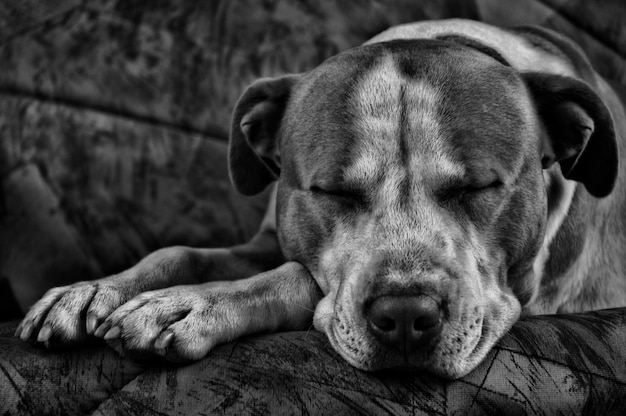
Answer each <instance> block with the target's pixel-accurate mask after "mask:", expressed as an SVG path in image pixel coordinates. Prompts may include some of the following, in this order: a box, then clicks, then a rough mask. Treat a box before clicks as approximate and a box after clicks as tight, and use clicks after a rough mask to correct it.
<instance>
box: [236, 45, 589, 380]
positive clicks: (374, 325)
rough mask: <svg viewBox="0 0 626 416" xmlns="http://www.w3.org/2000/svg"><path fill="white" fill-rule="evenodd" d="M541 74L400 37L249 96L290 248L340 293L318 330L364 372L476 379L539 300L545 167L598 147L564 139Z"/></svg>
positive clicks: (253, 138)
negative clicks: (536, 81) (546, 118)
mask: <svg viewBox="0 0 626 416" xmlns="http://www.w3.org/2000/svg"><path fill="white" fill-rule="evenodd" d="M529 83H532V81H529V80H526V79H524V77H523V76H521V75H520V74H519V73H517V72H516V71H515V70H514V69H512V68H510V67H508V66H506V65H503V64H502V63H501V62H498V60H496V59H494V58H493V57H490V56H488V55H485V54H483V53H480V52H478V51H475V50H473V49H470V48H464V47H460V46H457V45H454V44H450V43H447V42H445V43H442V42H435V41H421V42H420V43H419V48H417V49H416V48H415V45H414V44H412V43H411V42H410V41H398V42H391V43H387V44H384V45H371V46H367V47H362V48H358V49H355V50H352V51H349V52H347V53H344V54H342V55H339V56H338V57H335V58H333V59H331V60H329V61H327V62H326V63H325V64H323V65H322V66H320V67H318V68H317V69H316V70H314V71H311V72H310V73H307V74H304V75H302V76H298V77H291V78H285V79H283V80H281V81H280V84H275V85H273V87H272V92H270V94H276V97H282V98H279V99H274V98H271V99H268V98H263V99H261V100H260V104H259V100H258V99H256V101H255V100H252V101H253V102H254V104H246V105H244V104H245V103H246V101H245V97H244V98H243V99H242V101H243V103H242V102H240V104H239V107H238V108H240V109H241V115H240V116H239V117H238V116H237V113H236V115H235V120H236V123H238V124H237V125H235V124H234V128H236V127H240V128H241V131H242V136H243V137H244V138H245V143H246V144H247V145H249V147H250V148H251V149H252V150H253V151H254V154H255V155H256V156H257V157H258V159H257V160H258V161H261V162H263V167H264V169H265V171H266V174H271V173H274V174H276V175H278V181H279V182H278V184H279V185H278V186H279V188H278V203H277V221H278V224H277V227H278V233H279V239H280V242H281V247H282V249H283V252H284V254H285V256H286V257H287V258H288V259H290V260H295V261H298V262H300V263H302V264H303V265H305V267H306V268H307V269H308V270H309V271H310V272H311V274H312V275H313V276H314V277H315V279H316V280H317V282H318V284H319V285H320V287H321V289H322V291H323V292H324V295H325V297H324V298H323V300H322V301H321V302H320V303H319V304H318V306H317V309H316V310H315V315H314V323H315V327H316V328H317V329H318V330H320V331H323V332H324V333H325V334H326V335H327V336H328V338H329V340H330V342H331V344H332V346H333V347H334V348H335V349H336V350H337V351H338V352H339V353H340V354H341V355H342V356H343V357H344V358H345V359H346V360H347V361H348V362H350V363H351V364H353V365H354V366H356V367H358V368H361V369H365V370H376V369H384V368H392V367H412V368H418V369H424V370H427V371H430V372H434V373H437V374H440V375H443V376H446V377H459V376H462V375H464V374H466V373H467V372H468V371H470V370H471V369H472V368H474V367H475V366H476V365H477V364H478V363H479V362H480V361H481V360H482V359H483V358H484V356H485V354H486V353H487V352H488V351H489V349H490V348H491V347H492V346H493V345H494V343H495V342H496V341H497V340H498V339H499V338H500V337H501V336H502V335H503V334H504V333H505V332H506V331H507V330H508V329H509V328H510V327H511V325H512V324H513V323H514V322H515V320H516V319H517V318H518V316H519V315H520V311H521V308H522V307H523V306H524V305H526V304H528V303H529V302H530V301H532V299H533V296H535V294H536V291H537V288H538V286H539V278H540V276H539V273H538V272H537V271H538V270H540V269H541V267H540V266H541V265H539V266H538V265H537V261H538V260H537V258H538V257H537V254H538V252H539V251H540V249H541V248H542V245H543V244H544V236H545V229H546V224H547V223H548V221H549V219H550V215H549V212H548V211H549V210H548V205H549V201H548V192H547V191H546V184H545V182H544V174H546V173H545V172H546V171H544V169H545V168H549V167H551V166H552V164H553V163H554V161H556V160H565V159H568V160H570V159H571V158H572V155H575V157H576V158H578V159H580V158H579V157H578V156H579V155H580V153H581V149H582V148H583V147H584V146H585V144H587V142H585V140H584V139H585V137H584V135H585V130H584V129H582V130H580V131H577V132H574V133H573V136H576V137H574V139H572V140H571V142H572V143H574V144H572V143H569V142H567V143H565V142H563V143H560V144H559V145H558V146H557V145H555V144H554V141H553V140H552V139H551V137H550V131H549V130H551V129H553V127H551V126H549V125H547V124H546V123H545V122H542V120H540V117H539V116H538V110H537V108H538V104H537V100H538V96H539V95H541V92H537V91H534V90H533V89H532V88H531V87H529ZM264 88H265V86H264ZM279 90H285V91H287V93H282V94H281V93H280V92H279ZM266 92H267V91H266ZM255 94H256V95H257V96H260V95H262V94H260V93H259V92H258V90H257V92H256V93H255ZM266 95H267V94H266ZM277 114H278V116H277ZM566 116H568V114H565V115H563V114H561V113H559V117H566ZM575 116H576V115H575ZM268 120H269V121H268ZM589 120H592V119H591V118H590V117H588V116H587V113H586V112H585V114H584V115H582V116H580V117H579V119H577V121H580V122H581V123H582V124H583V125H584V127H585V128H587V127H589V126H588V124H589V123H590V121H589ZM569 121H571V120H569ZM569 121H568V122H569ZM585 123H586V124H585ZM591 129H592V131H593V121H591ZM268 136H271V137H273V138H274V139H273V140H268V139H267V137H268ZM568 140H569V139H568ZM581 140H582V142H583V144H582V145H581V144H580V143H579V142H580V141H581ZM587 141H588V136H587ZM555 148H556V149H557V150H556V151H555V150H554V149H555ZM234 149H235V150H234V151H233V150H232V149H231V158H232V157H239V158H241V156H240V155H239V154H238V152H237V149H236V145H235V146H234ZM572 149H573V150H572ZM578 159H577V160H576V161H575V162H572V161H571V160H570V162H572V164H573V165H576V164H577V163H578ZM231 163H233V160H232V159H231ZM234 163H235V164H241V163H242V162H241V161H235V162H234ZM578 166H582V164H580V165H578ZM555 167H556V165H555ZM574 167H576V166H574ZM572 169H574V168H572ZM236 174H237V173H235V176H236ZM258 174H259V173H258V172H257V175H258ZM234 179H235V183H236V184H237V182H238V180H237V178H236V177H235V178H234ZM240 183H241V181H240ZM588 187H591V185H588ZM550 204H551V205H554V201H550Z"/></svg>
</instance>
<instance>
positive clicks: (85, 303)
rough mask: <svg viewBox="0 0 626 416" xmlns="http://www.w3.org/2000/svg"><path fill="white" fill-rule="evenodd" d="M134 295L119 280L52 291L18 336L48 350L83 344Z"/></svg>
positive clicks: (34, 308)
mask: <svg viewBox="0 0 626 416" xmlns="http://www.w3.org/2000/svg"><path fill="white" fill-rule="evenodd" d="M133 294H134V293H133V290H132V287H131V286H130V285H127V284H123V283H121V282H120V281H119V280H117V279H115V278H105V279H100V280H95V281H91V282H79V283H75V284H72V285H69V286H63V287H57V288H54V289H50V290H49V291H48V292H46V294H45V295H44V296H43V297H42V298H41V299H40V300H39V301H38V302H37V303H35V304H34V305H33V306H32V307H31V308H30V310H29V311H28V313H27V314H26V316H25V317H24V319H23V320H22V322H20V324H19V325H18V327H17V329H16V331H15V336H18V337H20V338H21V339H22V340H24V341H33V342H39V343H43V344H45V345H46V346H59V345H70V344H74V343H77V342H80V341H83V340H84V339H86V338H87V336H88V335H90V334H92V333H93V332H94V331H95V329H96V328H97V327H98V325H99V324H100V323H101V322H102V321H103V320H104V319H105V318H106V317H107V316H109V315H110V314H111V312H113V311H114V310H115V309H117V308H118V307H119V306H120V305H122V304H123V303H124V302H126V301H127V300H128V299H129V298H130V297H131V296H132V295H133Z"/></svg>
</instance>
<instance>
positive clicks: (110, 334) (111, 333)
mask: <svg viewBox="0 0 626 416" xmlns="http://www.w3.org/2000/svg"><path fill="white" fill-rule="evenodd" d="M121 333H122V329H121V328H120V327H119V326H114V327H113V328H111V329H109V330H108V331H107V333H106V334H104V339H106V340H111V339H116V338H119V337H120V334H121Z"/></svg>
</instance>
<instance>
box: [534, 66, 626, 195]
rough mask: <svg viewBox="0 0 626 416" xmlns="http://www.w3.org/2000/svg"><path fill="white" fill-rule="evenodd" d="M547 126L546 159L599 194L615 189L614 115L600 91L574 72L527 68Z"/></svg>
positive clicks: (544, 149) (544, 147) (543, 144)
mask: <svg viewBox="0 0 626 416" xmlns="http://www.w3.org/2000/svg"><path fill="white" fill-rule="evenodd" d="M522 76H523V78H524V80H525V82H526V84H527V85H528V87H529V89H530V91H531V93H532V95H533V98H534V100H535V103H536V105H537V110H538V112H539V117H540V119H541V121H542V122H543V124H544V125H545V127H546V130H547V133H548V137H547V139H546V140H543V143H542V144H541V145H542V152H543V154H542V160H541V162H542V165H543V167H544V169H545V168H548V167H550V166H551V165H552V164H553V163H555V162H559V164H560V165H561V171H562V172H563V175H564V176H565V177H566V178H568V179H572V180H575V181H578V182H581V183H583V184H584V185H585V188H587V191H589V193H590V194H591V195H593V196H595V197H603V196H606V195H608V194H609V193H611V191H612V190H613V187H614V185H615V180H616V178H617V168H618V166H617V165H618V154H617V142H616V139H615V130H614V126H613V118H612V117H611V113H610V112H609V110H608V108H607V107H606V105H605V104H604V103H603V102H602V100H601V99H600V97H598V95H597V94H596V93H595V92H594V91H593V90H592V89H591V88H590V87H589V86H588V85H587V84H585V83H584V82H582V81H578V80H576V79H574V78H571V77H566V76H560V75H553V74H545V73H534V72H533V73H525V74H522Z"/></svg>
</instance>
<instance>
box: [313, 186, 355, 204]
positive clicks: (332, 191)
mask: <svg viewBox="0 0 626 416" xmlns="http://www.w3.org/2000/svg"><path fill="white" fill-rule="evenodd" d="M309 190H310V191H311V192H312V193H314V194H316V195H320V196H323V197H327V198H331V199H333V200H336V201H339V202H343V203H358V204H360V203H362V202H363V201H364V198H363V196H362V195H361V194H360V193H359V192H356V191H353V190H347V189H340V188H326V187H325V188H322V187H320V186H316V185H313V186H311V187H310V188H309Z"/></svg>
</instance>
